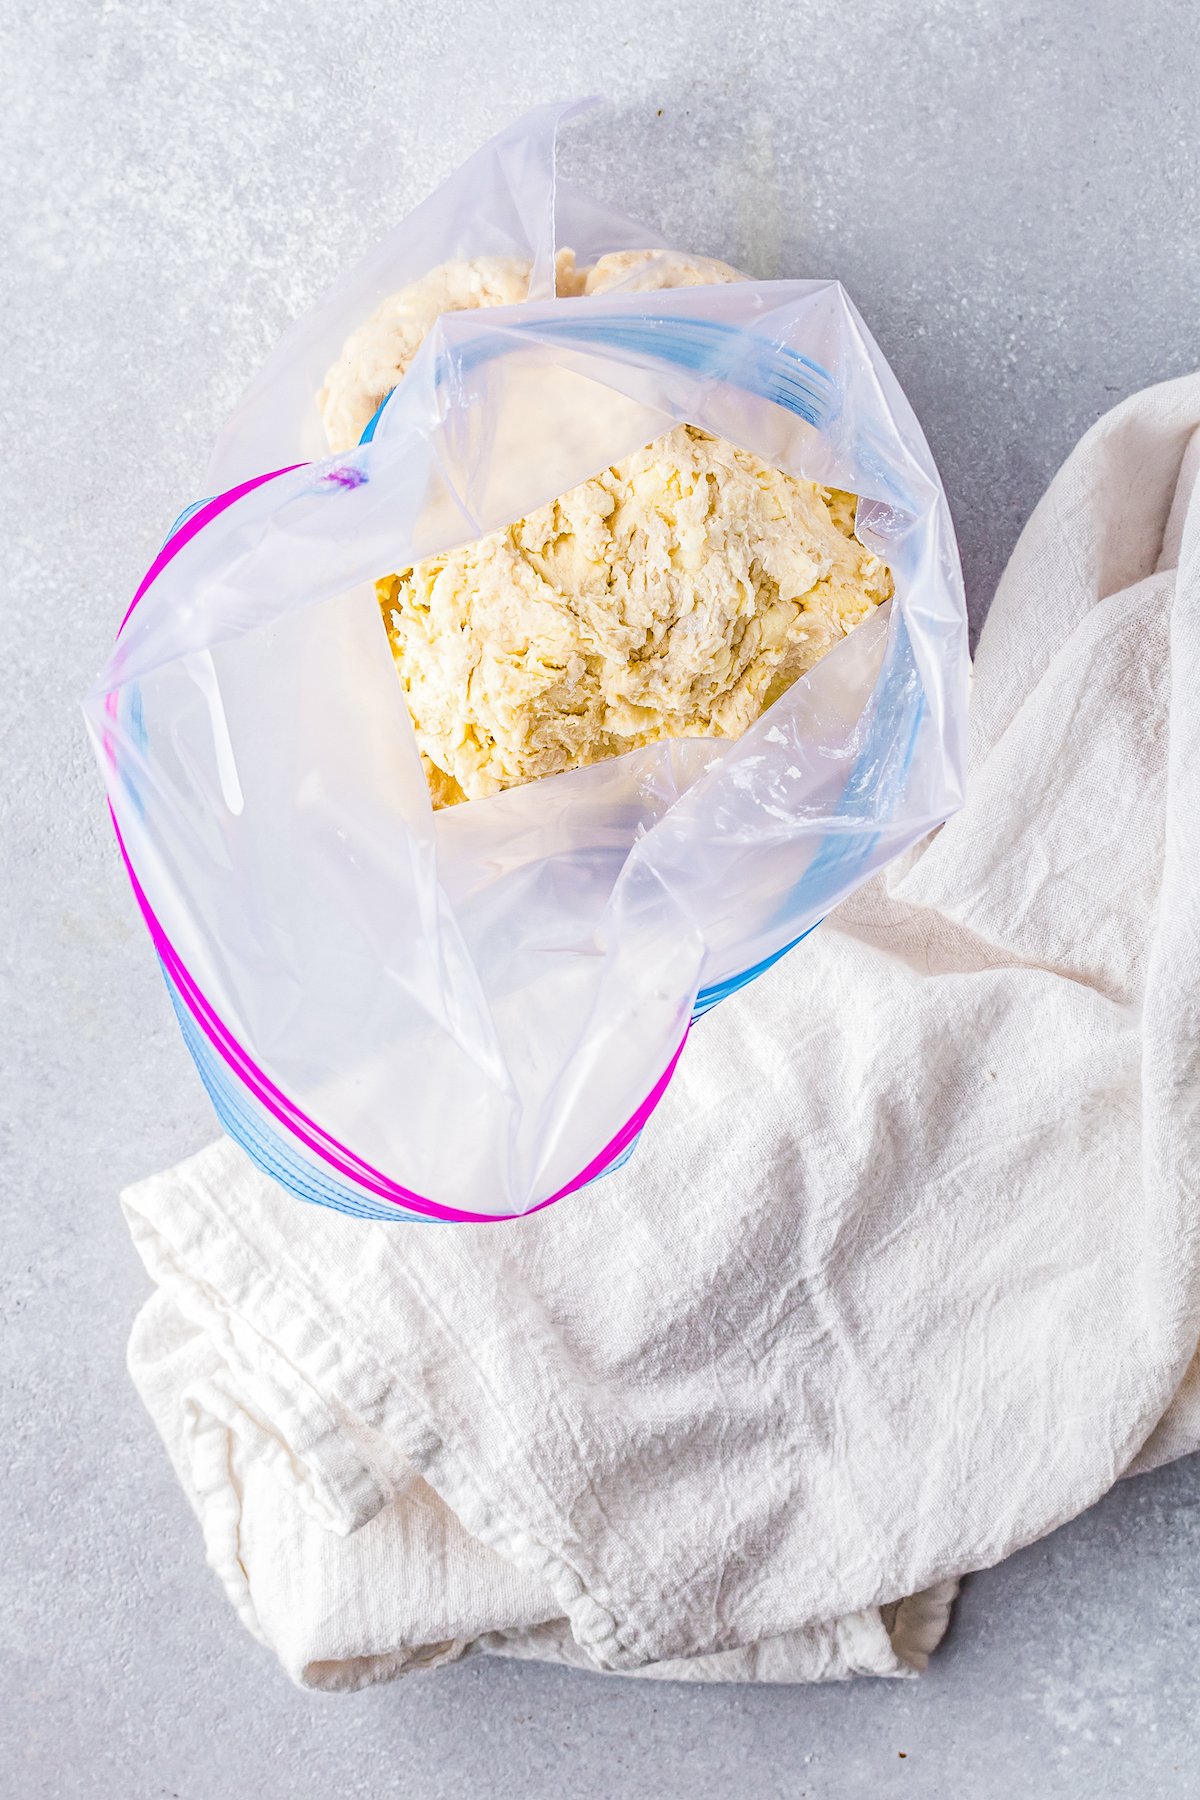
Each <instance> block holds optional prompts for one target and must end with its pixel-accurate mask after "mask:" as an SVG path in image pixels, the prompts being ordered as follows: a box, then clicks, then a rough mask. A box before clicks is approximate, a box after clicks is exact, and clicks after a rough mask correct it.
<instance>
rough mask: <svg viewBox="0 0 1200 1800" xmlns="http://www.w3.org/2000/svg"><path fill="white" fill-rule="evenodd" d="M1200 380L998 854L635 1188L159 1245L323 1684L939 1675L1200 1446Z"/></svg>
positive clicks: (969, 845) (1038, 538) (1115, 482)
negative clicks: (993, 1600)
mask: <svg viewBox="0 0 1200 1800" xmlns="http://www.w3.org/2000/svg"><path fill="white" fill-rule="evenodd" d="M1198 428H1200V376H1197V377H1192V378H1188V379H1185V380H1181V381H1176V382H1172V383H1168V384H1166V385H1164V386H1162V387H1158V388H1154V389H1152V390H1150V391H1148V392H1147V393H1144V394H1141V395H1139V396H1137V397H1135V398H1134V399H1132V400H1130V401H1128V402H1127V403H1125V404H1124V405H1122V406H1120V407H1118V408H1117V409H1116V410H1115V411H1114V412H1112V413H1110V414H1109V415H1108V416H1107V417H1106V418H1104V419H1102V420H1101V421H1100V422H1099V424H1098V425H1096V426H1095V427H1094V429H1093V430H1092V431H1090V432H1089V433H1088V435H1087V437H1086V438H1085V439H1084V440H1083V442H1082V443H1081V445H1080V446H1079V448H1078V449H1077V450H1076V451H1075V453H1074V455H1073V456H1072V457H1071V458H1070V460H1069V461H1068V462H1067V464H1066V466H1065V467H1064V469H1063V470H1062V471H1061V473H1060V474H1059V475H1058V477H1057V478H1056V479H1055V481H1054V483H1053V484H1052V486H1051V488H1050V490H1049V492H1048V493H1047V495H1046V497H1045V498H1044V500H1043V501H1042V503H1041V505H1040V506H1039V507H1038V509H1037V511H1036V512H1035V514H1034V516H1033V518H1032V519H1031V521H1030V523H1029V525H1028V527H1027V529H1026V531H1025V533H1024V535H1023V537H1022V539H1021V541H1020V543H1019V545H1018V546H1017V549H1016V551H1015V553H1014V555H1013V558H1012V562H1011V563H1010V565H1009V568H1008V570H1007V572H1006V574H1005V577H1004V580H1003V582H1002V584H1001V587H1000V590H999V593H998V594H997V597H996V600H995V603H994V606H993V608H992V612H991V616H990V618H989V620H988V623H987V625H986V627H985V630H984V633H983V637H982V640H981V642H980V646H979V653H978V659H977V664H976V680H975V692H974V698H973V714H972V756H971V772H970V781H969V789H968V801H967V805H966V807H965V809H964V811H963V812H962V813H961V814H960V815H959V816H958V817H956V818H955V819H953V820H952V821H951V822H950V823H949V824H948V825H946V826H945V827H944V828H943V829H942V830H941V831H940V832H939V833H937V834H936V835H935V836H934V837H933V838H932V839H930V840H929V841H927V843H926V844H925V845H923V846H921V847H919V848H918V849H917V850H916V851H914V852H913V853H911V854H910V855H909V856H908V857H907V858H906V859H905V861H904V863H903V864H901V865H895V866H893V867H892V868H891V869H889V870H887V871H885V872H884V874H883V875H881V876H880V877H878V878H877V879H876V880H875V881H873V882H872V883H871V884H870V886H869V887H867V888H865V889H863V890H862V891H861V892H860V893H859V894H857V895H856V896H854V897H853V899H851V900H850V901H849V902H847V903H846V904H845V905H843V906H841V907H840V908H839V909H838V910H837V912H836V913H835V914H834V915H832V916H831V917H830V918H829V919H828V920H827V922H826V923H825V924H824V925H823V926H822V927H821V928H820V929H819V930H818V931H817V932H816V933H814V935H813V936H812V937H811V938H810V939H808V940H807V941H806V942H805V943H804V944H803V945H802V946H801V947H800V948H798V949H797V950H795V951H794V952H793V953H792V954H791V955H790V956H788V957H786V958H784V960H783V961H782V962H781V963H780V964H779V965H778V966H777V967H776V968H775V969H774V970H772V971H771V972H770V974H768V975H767V976H766V977H765V978H763V979H762V980H760V981H759V982H757V983H755V984H754V985H753V986H751V987H750V988H748V989H746V990H745V991H744V992H743V993H741V994H740V995H738V996H737V997H736V998H734V999H732V1000H729V1001H727V1002H726V1003H725V1004H724V1005H722V1006H721V1007H720V1008H718V1009H717V1010H716V1011H715V1012H714V1013H713V1014H711V1015H710V1016H709V1017H708V1018H706V1019H705V1020H704V1021H703V1022H702V1023H701V1024H700V1025H699V1026H698V1027H697V1028H696V1030H695V1031H694V1032H693V1034H692V1038H691V1041H690V1043H689V1045H688V1048H687V1051H686V1053H685V1055H684V1058H683V1060H682V1063H681V1065H680V1068H679V1071H678V1073H677V1076H676V1079H675V1081H674V1083H673V1085H672V1086H671V1088H670V1090H669V1091H668V1094H667V1097H666V1099H665V1100H664V1101H663V1103H662V1105H661V1106H660V1108H659V1110H658V1112H657V1114H656V1115H655V1117H654V1118H653V1120H652V1121H651V1124H650V1127H649V1129H648V1130H647V1132H646V1134H645V1136H644V1138H643V1140H642V1143H641V1145H640V1146H639V1148H638V1150H637V1152H636V1154H635V1156H634V1158H633V1160H632V1162H631V1163H630V1164H629V1165H628V1166H627V1167H626V1168H625V1169H623V1170H621V1171H620V1172H619V1173H617V1174H614V1175H612V1176H610V1177H608V1178H606V1179H605V1180H603V1181H601V1182H599V1183H598V1184H596V1185H594V1186H593V1187H590V1188H588V1189H586V1190H584V1191H583V1192H581V1193H578V1194H576V1195H574V1196H572V1197H571V1198H570V1199H568V1200H566V1201H563V1202H562V1203H560V1204H559V1205H557V1206H554V1207H551V1208H549V1209H548V1210H547V1211H545V1212H542V1213H538V1214H536V1215H534V1216H533V1217H530V1218H528V1219H525V1220H522V1221H519V1222H516V1223H511V1224H503V1225H482V1226H447V1227H433V1228H429V1229H425V1228H418V1227H415V1226H407V1225H397V1226H394V1227H389V1226H385V1225H364V1224H358V1223H354V1222H352V1221H350V1220H347V1219H345V1218H342V1217H339V1216H338V1215H336V1214H333V1213H327V1212H323V1211H321V1210H319V1209H316V1208H312V1209H310V1208H307V1207H305V1206H304V1205H302V1204H301V1203H299V1202H297V1201H296V1200H294V1199H292V1198H290V1197H289V1196H288V1195H287V1194H285V1193H283V1192H281V1191H280V1190H278V1189H276V1188H275V1187H274V1186H272V1184H271V1183H270V1182H268V1181H267V1180H266V1179H265V1178H263V1177H262V1176H260V1175H259V1174H258V1173H257V1172H256V1171H255V1170H254V1169H253V1168H252V1167H251V1166H250V1164H249V1163H248V1162H247V1161H246V1160H245V1159H244V1157H243V1156H242V1155H241V1154H240V1152H238V1151H237V1150H236V1149H235V1148H233V1147H232V1146H231V1145H229V1144H225V1143H222V1144H219V1145H217V1146H216V1147H214V1148H213V1149H211V1150H208V1151H205V1152H204V1153H203V1154H201V1155H200V1156H197V1157H194V1158H193V1159H192V1160H191V1161H190V1162H187V1163H185V1164H183V1165H182V1166H181V1167H180V1168H178V1169H175V1170H173V1171H171V1172H170V1173H168V1174H165V1175H162V1176H159V1177H157V1178H155V1179H153V1180H151V1181H147V1182H145V1183H143V1184H142V1185H141V1186H139V1187H135V1188H134V1189H132V1190H131V1191H130V1192H129V1193H128V1194H126V1196H125V1206H126V1209H127V1212H128V1217H129V1223H130V1226H131V1228H132V1231H133V1235H134V1238H135V1241H136V1243H137V1246H138V1249H139V1250H140V1252H141V1254H142V1256H143V1258H144V1260H145V1263H146V1266H147V1268H148V1270H149V1272H150V1274H151V1276H152V1278H153V1280H154V1281H155V1283H156V1284H157V1287H156V1292H155V1294H154V1296H153V1297H152V1298H151V1300H150V1301H149V1302H148V1304H147V1305H146V1307H145V1309H144V1311H143V1312H142V1314H141V1316H140V1317H139V1319H138V1321H137V1323H136V1326H135V1328H134V1332H133V1338H132V1342H131V1345H130V1367H131V1370H132V1373H133V1377H134V1380H135V1381H136V1383H137V1385H138V1387H139V1389H140V1391H141V1393H142V1395H143V1397H144V1398H145V1401H146V1404H147V1406H148V1407H149V1409H150V1412H151V1414H152V1416H153V1418H154V1419H155V1421H156V1423H157V1425H158V1427H159V1429H160V1431H161V1432H162V1435H163V1437H164V1439H165V1440H166V1443H167V1446H168V1449H169V1450H170V1453H171V1455H172V1458H173V1459H174V1463H175V1466H176V1468H177V1470H178V1472H179V1476H180V1479H181V1480H182V1482H183V1485H184V1487H185V1488H186V1490H187V1493H188V1495H189V1497H190V1499H191V1501H192V1504H193V1506H194V1507H195V1509H196V1511H197V1513H198V1514H199V1517H200V1520H201V1523H202V1525H203V1529H204V1535H205V1541H206V1544H207V1549H208V1554H209V1558H210V1560H211V1562H212V1564H213V1567H214V1568H215V1569H216V1571H217V1573H218V1574H219V1576H220V1577H221V1579H222V1581H223V1582H224V1584H225V1586H226V1589H227V1591H228V1592H229V1594H230V1597H231V1598H232V1600H233V1601H234V1603H235V1604H236V1606H237V1608H238V1610H239V1612H240V1614H241V1616H242V1618H243V1620H244V1621H245V1623H246V1624H247V1625H248V1626H249V1627H250V1629H251V1630H252V1631H254V1632H255V1633H256V1634H257V1635H258V1636H259V1637H260V1638H262V1639H263V1640H264V1642H266V1643H267V1644H269V1645H270V1646H271V1648H272V1649H273V1650H274V1651H275V1652H276V1654H277V1655H278V1656H279V1658H280V1659H281V1661H282V1662H283V1664H284V1666H285V1668H286V1669H287V1670H288V1671H289V1673H290V1674H291V1675H292V1676H293V1677H294V1678H295V1679H296V1680H298V1681H300V1682H304V1683H306V1684H309V1685H312V1686H318V1687H324V1688H351V1687H357V1686H361V1685H363V1684H365V1683H367V1682H370V1681H373V1680H378V1679H381V1678H385V1677H388V1676H391V1675H393V1674H397V1673H400V1672H402V1671H403V1670H405V1669H409V1668H415V1667H420V1666H428V1665H431V1664H434V1663H437V1662H442V1661H446V1660H449V1659H451V1658H454V1657H456V1656H459V1655H461V1654H463V1653H464V1652H466V1651H468V1650H499V1651H502V1652H504V1653H506V1654H509V1655H522V1656H545V1657H552V1658H556V1659H558V1660H564V1661H572V1662H577V1663H579V1664H581V1665H583V1666H587V1667H592V1668H597V1669H607V1670H617V1671H624V1672H633V1671H640V1672H642V1673H644V1674H651V1675H665V1676H671V1677H675V1678H699V1679H759V1680H809V1679H817V1678H822V1677H831V1676H845V1675H849V1674H854V1673H859V1672H872V1673H878V1674H899V1673H905V1672H910V1671H911V1670H913V1669H914V1668H918V1667H920V1666H922V1665H923V1662H924V1659H925V1656H926V1655H927V1653H928V1651H929V1650H930V1649H931V1648H932V1646H933V1645H934V1644H935V1643H936V1641H937V1638H938V1637H939V1636H940V1634H941V1631H942V1629H943V1627H944V1624H945V1620H946V1616H947V1613H948V1609H949V1605H950V1600H951V1597H952V1595H953V1591H954V1581H955V1578H956V1577H957V1576H958V1575H960V1574H961V1573H962V1572H963V1571H964V1570H969V1569H975V1568H979V1567H981V1566H984V1565H986V1564H990V1563H992V1562H995V1561H996V1560H997V1559H998V1558H1000V1557H1002V1556H1004V1555H1006V1554H1007V1553H1008V1552H1009V1551H1010V1550H1012V1549H1014V1548H1016V1547H1017V1546H1018V1545H1020V1544H1024V1543H1027V1542H1028V1541H1029V1540H1031V1539H1033V1538H1036V1537H1037V1536H1039V1535H1040V1534H1041V1533H1043V1532H1046V1531H1049V1530H1051V1529H1052V1528H1053V1527H1054V1526H1056V1525H1058V1524H1060V1523H1061V1522H1062V1521H1063V1520H1065V1519H1069V1518H1071V1517H1072V1516H1073V1515H1074V1514H1076V1513H1078V1512H1080V1511H1081V1510H1082V1509H1083V1508H1084V1507H1086V1506H1088V1505H1090V1504H1091V1503H1092V1502H1093V1501H1094V1500H1095V1499H1097V1498H1098V1497H1099V1496H1100V1495H1101V1494H1103V1493H1104V1491H1105V1490H1106V1489H1107V1488H1108V1487H1109V1486H1110V1485H1111V1483H1112V1482H1114V1481H1115V1480H1116V1479H1117V1478H1118V1477H1119V1476H1120V1475H1121V1474H1122V1473H1125V1472H1128V1471H1130V1470H1132V1469H1138V1468H1145V1467H1149V1466H1152V1465H1153V1464H1155V1463H1157V1462H1161V1461H1164V1460H1166V1459H1167V1458H1169V1457H1172V1456H1176V1455H1179V1454H1181V1453H1183V1452H1184V1451H1187V1450H1191V1449H1194V1448H1196V1447H1197V1446H1198V1445H1200V1365H1197V1366H1193V1367H1192V1368H1191V1370H1190V1373H1189V1364H1190V1363H1191V1361H1192V1357H1193V1353H1194V1352H1195V1351H1196V1347H1197V1339H1198V1335H1200V1209H1198V1208H1197V1204H1196V1200H1197V1184H1198V1176H1197V1151H1198V1149H1200V1068H1198V1066H1197V1065H1198V1062H1200V882H1198V879H1197V870H1200V497H1198V494H1197V472H1198V467H1200V429H1198Z"/></svg>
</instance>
